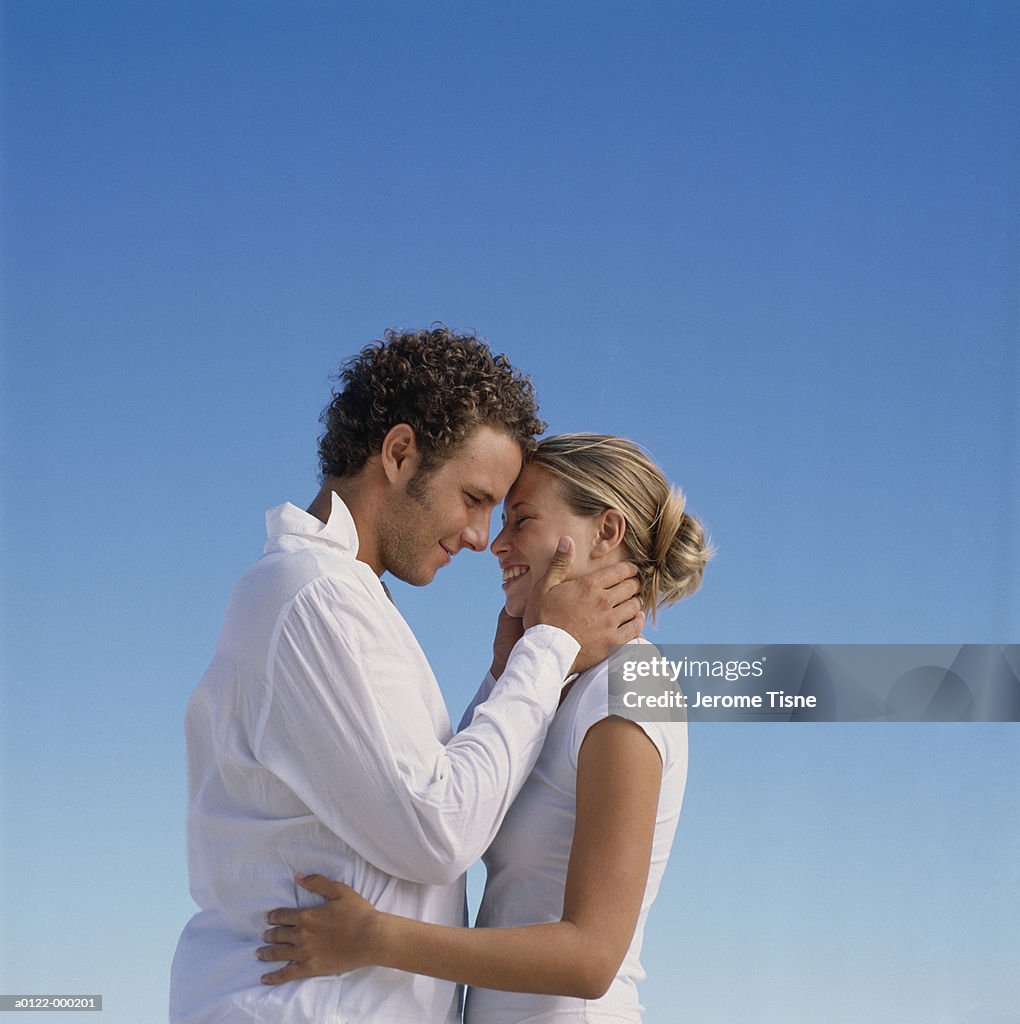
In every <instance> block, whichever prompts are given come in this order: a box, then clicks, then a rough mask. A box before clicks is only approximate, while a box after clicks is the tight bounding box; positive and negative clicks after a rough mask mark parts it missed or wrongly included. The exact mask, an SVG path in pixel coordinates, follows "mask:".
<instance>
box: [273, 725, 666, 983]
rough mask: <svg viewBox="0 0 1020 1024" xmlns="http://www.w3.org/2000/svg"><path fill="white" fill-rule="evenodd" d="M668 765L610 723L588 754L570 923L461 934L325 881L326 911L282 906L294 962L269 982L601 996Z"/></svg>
mask: <svg viewBox="0 0 1020 1024" xmlns="http://www.w3.org/2000/svg"><path fill="white" fill-rule="evenodd" d="M661 780H662V762H661V761H660V759H659V753H658V751H657V750H656V748H655V746H654V744H653V743H652V741H651V740H650V739H649V738H648V737H647V735H646V734H645V733H644V731H643V730H642V729H641V728H640V727H639V726H637V725H635V724H634V723H632V722H627V721H624V720H623V719H620V718H607V719H604V720H603V721H601V722H598V723H597V724H596V725H594V726H592V728H591V729H589V730H588V733H587V735H586V736H585V739H584V742H583V743H582V745H581V750H580V753H579V754H578V765H577V820H576V824H575V827H574V840H573V845H572V847H571V851H570V863H569V867H568V870H567V881H566V890H565V893H564V901H563V917H562V919H561V920H560V921H557V922H555V923H552V924H534V925H525V926H521V927H517V928H450V927H445V926H443V925H435V924H426V923H424V922H422V921H416V920H413V919H411V918H405V917H397V916H395V915H392V914H384V913H381V912H379V911H376V910H374V909H373V908H372V907H371V905H370V904H369V903H367V901H365V900H363V899H362V898H361V897H360V896H358V895H357V894H356V893H354V892H353V890H351V889H349V888H348V887H347V886H344V885H340V883H337V882H331V881H329V880H328V879H324V878H321V877H320V876H312V877H311V878H308V879H305V880H304V881H303V882H302V884H303V885H304V886H305V888H308V889H310V890H311V891H312V892H316V893H318V894H319V895H321V896H324V897H325V898H326V900H327V902H326V903H324V904H323V905H322V906H318V907H311V908H308V909H305V910H274V911H272V912H271V913H270V914H269V915H268V917H267V920H268V921H269V922H270V923H271V924H273V925H276V927H273V928H270V929H269V930H268V931H267V932H266V934H265V938H266V940H267V941H269V942H272V943H274V945H272V946H267V947H263V948H261V949H260V950H259V951H258V955H259V957H260V958H261V959H263V960H289V961H291V963H290V964H289V965H288V966H286V967H283V968H282V969H280V970H277V971H274V972H272V973H271V974H267V975H265V977H264V978H263V981H265V982H266V983H267V984H279V983H281V982H285V981H291V980H293V979H296V978H308V977H313V976H316V975H322V974H336V973H340V972H343V971H349V970H354V969H355V968H358V967H366V966H369V965H373V964H374V965H378V966H381V967H393V968H396V969H398V970H402V971H412V972H414V973H415V974H427V975H430V976H432V977H434V978H445V979H447V980H449V981H457V982H462V983H465V984H468V985H474V986H478V987H482V988H493V989H505V990H508V991H514V992H538V993H546V994H558V995H569V996H578V997H580V998H585V999H596V998H598V997H599V996H601V995H602V994H603V993H604V992H605V991H606V990H607V989H608V988H609V986H610V984H611V983H612V981H613V978H615V977H616V972H617V971H618V970H619V967H620V964H621V962H622V961H623V957H624V955H625V954H626V952H627V948H628V947H629V945H630V941H631V938H632V937H633V934H634V926H635V925H636V923H637V918H638V914H639V913H640V911H641V901H642V897H643V896H644V891H645V882H646V880H647V877H648V865H649V861H650V859H651V849H652V836H653V833H654V830H655V815H656V810H657V808H658V803H659V788H660V785H661Z"/></svg>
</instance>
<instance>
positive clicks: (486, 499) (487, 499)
mask: <svg viewBox="0 0 1020 1024" xmlns="http://www.w3.org/2000/svg"><path fill="white" fill-rule="evenodd" d="M467 490H468V491H469V492H470V493H471V495H472V496H473V497H475V498H477V499H478V500H479V501H480V502H482V503H483V504H489V505H498V504H499V502H498V501H497V500H496V496H495V495H493V494H490V493H489V492H488V491H487V490H485V488H484V487H470V486H469V487H468V488H467Z"/></svg>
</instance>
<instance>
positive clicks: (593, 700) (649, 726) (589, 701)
mask: <svg viewBox="0 0 1020 1024" xmlns="http://www.w3.org/2000/svg"><path fill="white" fill-rule="evenodd" d="M591 673H592V674H591V676H590V677H587V678H584V679H581V680H578V682H577V683H575V684H574V685H575V686H576V685H581V684H582V683H583V684H584V692H583V693H581V694H579V698H578V702H577V707H576V709H575V711H574V722H573V730H572V733H571V740H570V764H571V765H572V766H573V768H574V769H575V771H576V769H577V758H578V755H579V754H580V752H581V744H582V743H584V738H585V737H586V736H587V735H588V730H589V729H590V728H591V727H592V726H593V725H596V724H597V723H599V722H601V721H602V720H603V719H604V718H608V717H609V716H610V715H611V714H612V713H613V712H612V711H611V710H610V708H609V662H608V661H603V662H602V663H601V664H600V665H597V666H596V667H595V668H593V669H591ZM621 717H626V719H627V721H629V722H634V724H635V725H637V726H638V727H639V728H640V729H641V730H642V731H643V732H644V734H645V735H646V736H647V737H648V738H649V739H650V740H651V741H652V743H653V744H654V746H655V749H656V750H657V751H658V752H659V758H660V760H661V761H662V763H663V765H668V764H669V763H670V756H671V751H670V745H671V744H670V735H669V731H668V729H666V728H663V725H662V723H660V722H642V721H638V720H637V719H635V718H634V717H632V716H631V715H626V716H621Z"/></svg>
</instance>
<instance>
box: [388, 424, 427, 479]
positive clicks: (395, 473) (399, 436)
mask: <svg viewBox="0 0 1020 1024" xmlns="http://www.w3.org/2000/svg"><path fill="white" fill-rule="evenodd" d="M379 464H380V466H382V470H383V472H384V473H385V474H386V479H387V480H388V481H389V482H390V483H391V484H395V483H400V482H401V481H405V482H406V481H408V480H410V479H411V478H412V477H413V476H414V475H415V473H417V472H418V467H419V466H420V465H421V454H420V453H419V451H418V439H417V437H416V436H415V433H414V428H413V427H412V426H410V425H409V424H407V423H397V424H396V425H395V426H392V427H390V429H389V430H388V431H387V432H386V436H385V437H384V438H383V443H382V448H381V450H380V452H379Z"/></svg>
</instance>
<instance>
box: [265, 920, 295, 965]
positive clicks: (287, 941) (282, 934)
mask: <svg viewBox="0 0 1020 1024" xmlns="http://www.w3.org/2000/svg"><path fill="white" fill-rule="evenodd" d="M295 931H296V929H294V928H290V927H287V926H277V927H276V928H267V929H266V930H265V931H264V932H263V933H262V941H263V942H272V943H273V944H274V945H278V946H280V945H285V946H288V947H290V948H291V950H292V951H293V946H294V941H295V939H296V935H295V934H294V933H295ZM287 959H288V960H289V959H290V957H288V958H287Z"/></svg>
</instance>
